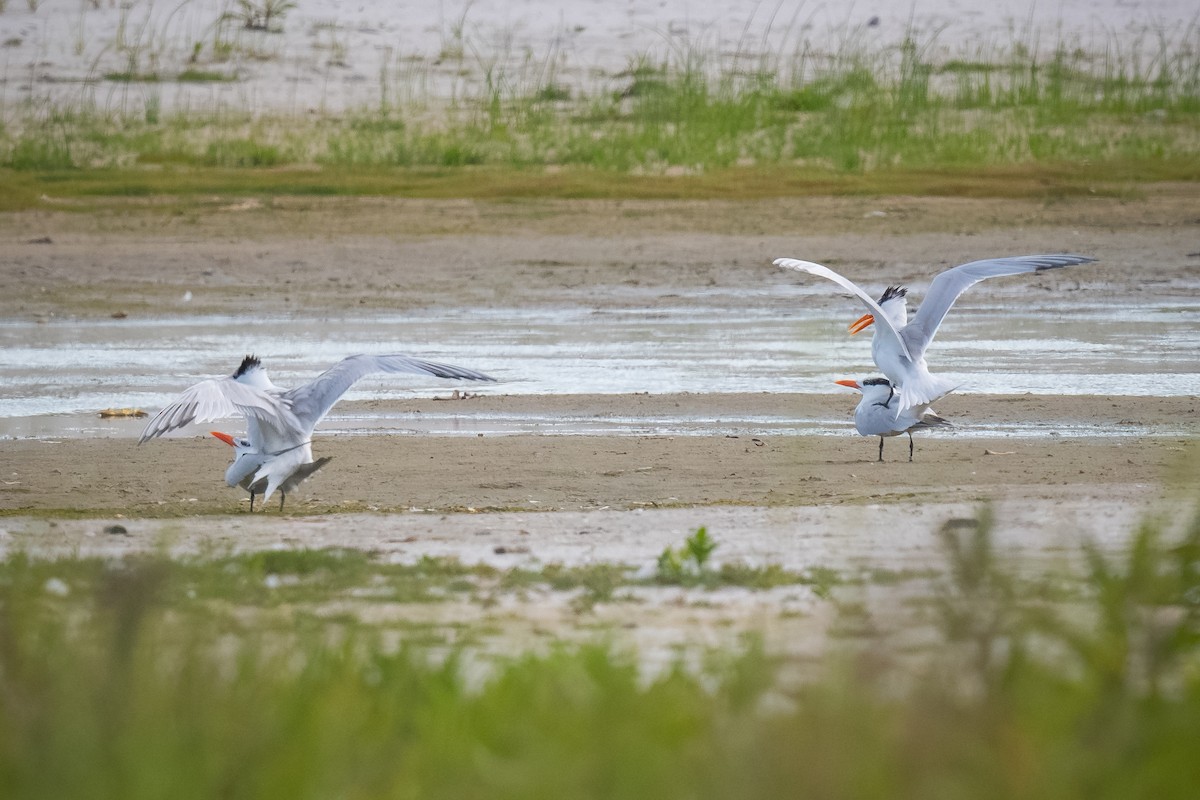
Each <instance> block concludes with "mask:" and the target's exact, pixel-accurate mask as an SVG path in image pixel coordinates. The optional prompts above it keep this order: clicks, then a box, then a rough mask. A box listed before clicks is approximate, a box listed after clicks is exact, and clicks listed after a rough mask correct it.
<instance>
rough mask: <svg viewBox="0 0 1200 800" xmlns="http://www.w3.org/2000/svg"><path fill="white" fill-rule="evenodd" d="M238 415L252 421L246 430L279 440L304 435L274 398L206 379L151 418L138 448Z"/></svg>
mask: <svg viewBox="0 0 1200 800" xmlns="http://www.w3.org/2000/svg"><path fill="white" fill-rule="evenodd" d="M238 415H241V416H244V417H246V418H247V420H250V421H252V422H253V425H251V426H250V427H252V428H253V427H254V425H257V426H258V427H259V428H260V429H261V428H266V429H269V430H270V431H272V432H274V433H276V434H278V435H280V436H281V437H283V438H287V436H288V434H289V432H294V433H295V434H297V435H300V436H301V437H303V436H304V435H305V434H304V431H303V429H302V427H301V425H300V423H299V421H298V420H296V418H295V415H294V414H292V412H291V410H290V409H289V408H288V407H287V405H286V404H284V403H283V402H282V401H281V400H280V398H279V397H277V396H276V395H273V394H268V393H266V392H263V391H260V390H258V389H255V388H254V387H252V386H247V385H245V384H243V383H239V382H237V381H235V380H233V379H232V378H210V379H208V380H204V381H200V383H197V384H195V385H194V386H191V387H189V388H188V389H186V390H185V391H184V392H183V394H182V395H180V396H179V399H177V400H176V401H175V402H173V403H171V404H170V405H168V406H166V407H165V408H163V409H162V410H160V411H159V412H158V413H157V414H155V415H154V417H153V418H152V419H151V420H150V422H148V423H147V424H146V428H145V430H143V431H142V435H141V438H139V439H138V444H141V443H142V442H145V441H147V440H149V439H153V438H154V437H156V436H162V435H163V434H164V433H169V432H170V431H174V430H178V429H179V428H182V427H184V426H186V425H190V424H192V423H193V422H209V421H212V420H215V419H223V418H225V417H232V416H238ZM252 433H253V431H252ZM263 433H266V431H263ZM251 438H252V439H253V436H252V437H251Z"/></svg>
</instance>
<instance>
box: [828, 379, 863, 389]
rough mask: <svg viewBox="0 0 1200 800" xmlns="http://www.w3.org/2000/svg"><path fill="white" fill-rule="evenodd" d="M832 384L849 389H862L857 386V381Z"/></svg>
mask: <svg viewBox="0 0 1200 800" xmlns="http://www.w3.org/2000/svg"><path fill="white" fill-rule="evenodd" d="M834 383H836V384H837V385H838V386H845V387H847V388H850V389H862V387H861V386H859V385H858V381H849V380H847V381H834Z"/></svg>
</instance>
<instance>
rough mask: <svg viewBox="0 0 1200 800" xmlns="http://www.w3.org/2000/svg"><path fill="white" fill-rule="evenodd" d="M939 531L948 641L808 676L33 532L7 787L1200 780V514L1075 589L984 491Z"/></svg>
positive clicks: (183, 793)
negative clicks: (461, 629)
mask: <svg viewBox="0 0 1200 800" xmlns="http://www.w3.org/2000/svg"><path fill="white" fill-rule="evenodd" d="M941 536H942V538H943V542H944V544H945V552H946V558H947V564H946V571H945V576H944V580H943V582H942V584H941V590H940V592H939V593H938V594H937V596H936V598H935V601H934V603H933V605H932V610H933V613H934V617H935V618H936V620H937V630H938V632H939V636H938V641H937V642H936V643H935V644H934V645H933V646H932V647H930V648H928V649H923V650H922V651H921V652H920V653H919V654H913V653H911V652H910V653H907V654H904V655H901V654H899V653H896V652H890V651H889V649H888V648H887V647H886V646H884V645H882V644H878V643H871V642H867V643H865V646H863V647H860V648H856V653H857V654H856V655H850V656H846V657H844V658H840V659H837V658H835V659H831V660H830V661H829V662H828V663H827V664H826V665H825V666H824V667H821V668H820V669H819V672H818V674H817V675H816V677H814V678H812V679H811V680H809V679H806V680H804V681H800V682H797V681H795V680H786V679H784V676H785V674H786V669H787V667H788V665H787V664H786V663H781V662H779V661H777V660H775V659H772V658H771V657H768V656H767V655H765V654H764V653H763V651H762V649H761V648H760V647H757V646H755V645H754V643H753V641H751V642H750V644H749V645H748V646H747V647H746V648H745V650H744V652H742V653H741V654H738V655H724V656H721V655H719V654H714V655H713V657H712V658H710V659H709V660H708V661H707V662H706V664H705V665H704V666H702V667H700V668H692V669H685V668H683V667H677V668H674V669H667V670H665V671H661V672H659V673H657V674H655V675H653V676H650V677H646V676H645V675H643V674H642V673H641V671H640V668H639V666H638V664H637V662H636V659H635V657H634V656H633V655H627V654H620V653H616V652H614V651H613V650H612V649H611V648H609V647H607V646H604V645H602V644H597V645H592V646H584V647H579V648H562V649H559V650H554V651H552V652H550V653H549V654H546V655H528V656H524V657H516V658H510V659H503V660H500V661H499V662H497V663H494V664H491V663H489V664H481V663H480V662H478V661H477V660H473V659H472V657H471V655H470V653H469V651H467V650H464V649H451V650H450V651H449V655H448V656H447V655H446V651H445V650H441V649H439V650H437V651H430V650H428V649H425V648H423V647H421V646H420V645H401V646H394V645H393V646H389V645H387V644H385V640H386V639H387V638H388V637H387V636H386V634H387V631H385V630H380V629H377V628H372V627H370V626H368V625H365V624H360V623H356V622H354V621H353V620H352V619H349V618H346V617H345V616H342V617H339V618H337V619H336V620H328V619H317V618H311V619H310V620H309V624H301V625H284V626H280V625H278V624H275V625H270V624H266V625H264V624H261V620H256V617H255V616H254V615H253V614H246V613H242V612H239V611H238V610H237V609H236V608H235V607H232V606H230V604H229V603H228V601H224V600H222V599H221V598H223V597H227V596H234V595H230V591H231V589H230V585H231V584H232V583H236V577H237V575H239V574H241V573H243V572H244V573H249V574H252V575H259V576H261V575H264V574H276V573H277V572H284V573H287V574H289V575H295V576H299V577H304V576H323V577H322V578H321V579H322V580H325V581H328V582H330V583H332V584H333V585H334V586H336V587H340V588H343V589H344V588H347V587H352V586H355V585H357V584H358V583H361V582H362V580H363V575H364V574H365V571H366V570H367V566H368V564H369V561H370V558H369V557H368V556H365V555H361V554H359V555H347V554H339V553H320V552H318V553H311V552H310V553H299V554H297V553H292V554H278V553H260V554H251V555H249V556H243V557H237V558H233V559H219V558H216V559H211V560H210V561H206V562H203V563H202V564H197V565H193V566H192V567H190V568H187V569H181V568H180V567H179V566H178V564H176V563H175V562H172V561H169V560H167V559H165V558H162V557H143V558H139V559H134V560H128V561H124V562H110V563H105V562H100V561H88V560H80V559H66V560H59V561H54V562H43V561H36V560H32V559H29V558H28V557H25V556H22V555H19V554H17V555H13V556H11V557H10V558H9V559H8V560H7V561H6V562H4V563H3V564H0V785H2V786H3V787H4V796H5V797H7V798H51V797H52V798H62V797H113V798H118V797H119V798H122V800H130V799H132V798H142V797H144V798H152V797H153V798H161V797H172V798H188V797H205V798H208V797H216V796H220V797H227V798H239V797H247V798H250V797H253V798H269V797H286V798H289V800H294V798H304V797H322V798H325V797H342V798H359V797H362V798H367V797H370V798H377V797H422V798H437V797H446V798H457V799H461V798H472V797H481V798H482V797H488V798H497V797H511V798H532V797H546V798H573V797H580V798H582V797H628V798H648V797H654V798H676V797H678V798H702V797H713V798H729V797H738V798H755V797H777V796H781V795H802V796H806V797H816V798H834V797H853V798H869V797H880V798H884V797H887V798H894V797H912V798H930V797H939V798H955V797H964V798H965V797H971V798H979V797H998V798H999V797H1015V796H1020V797H1030V798H1039V797H1040V798H1064V797H1079V798H1084V797H1086V798H1104V797H1112V798H1129V797H1155V798H1171V797H1180V798H1183V797H1188V798H1190V797H1194V796H1195V787H1196V786H1197V785H1200V761H1198V760H1197V759H1196V758H1195V749H1196V741H1197V739H1198V736H1200V516H1196V517H1195V518H1193V519H1192V520H1191V523H1190V525H1187V526H1185V530H1184V531H1183V532H1182V535H1180V536H1178V537H1176V536H1172V537H1171V538H1170V540H1168V539H1167V536H1166V534H1165V533H1164V529H1163V528H1162V527H1160V526H1158V525H1155V524H1146V525H1144V526H1143V527H1142V528H1140V529H1139V530H1138V531H1137V532H1136V534H1135V535H1133V536H1132V537H1131V540H1130V544H1129V546H1128V549H1127V552H1126V553H1125V554H1124V555H1123V556H1120V557H1116V556H1111V555H1105V554H1103V553H1101V552H1100V551H1099V550H1098V549H1096V548H1093V547H1087V548H1085V551H1084V559H1083V563H1084V565H1085V567H1084V574H1083V575H1082V576H1081V578H1080V580H1078V581H1077V584H1078V585H1079V586H1080V590H1079V591H1078V592H1071V593H1070V596H1071V598H1073V599H1071V600H1069V601H1061V600H1060V601H1058V602H1052V601H1051V599H1049V598H1050V597H1052V596H1057V597H1061V596H1062V595H1061V594H1060V593H1059V594H1055V593H1054V592H1050V591H1048V592H1045V593H1042V592H1038V591H1036V589H1031V588H1030V586H1031V583H1030V579H1029V578H1028V576H1025V575H1023V576H1021V577H1020V579H1019V580H1018V578H1017V577H1016V573H1015V572H1014V571H1013V570H1010V569H1008V568H1006V567H1005V566H1004V565H1003V564H1002V563H1001V560H1000V558H999V557H998V555H997V553H996V551H995V550H994V548H993V545H992V540H991V523H990V518H989V516H988V514H987V513H986V512H985V513H984V514H983V515H982V516H981V517H980V518H979V520H977V521H975V522H973V523H971V522H970V521H968V523H967V524H963V522H962V521H958V524H957V525H955V526H953V527H947V528H945V529H943V531H942V532H941ZM427 566H429V565H427ZM430 569H432V568H431V567H430ZM273 571H275V572H273ZM450 573H451V574H448V575H446V576H443V577H448V578H451V579H453V578H454V577H456V576H457V575H458V574H459V573H456V572H454V570H450ZM1060 577H1061V576H1060ZM1046 580H1047V584H1046V585H1047V586H1048V587H1049V586H1051V585H1052V583H1054V582H1053V581H1051V579H1050V578H1049V577H1047V579H1046ZM1054 585H1058V584H1054ZM234 594H236V593H234ZM393 633H394V631H393ZM394 638H395V637H392V639H393V641H394ZM401 638H402V639H403V638H404V637H403V636H401Z"/></svg>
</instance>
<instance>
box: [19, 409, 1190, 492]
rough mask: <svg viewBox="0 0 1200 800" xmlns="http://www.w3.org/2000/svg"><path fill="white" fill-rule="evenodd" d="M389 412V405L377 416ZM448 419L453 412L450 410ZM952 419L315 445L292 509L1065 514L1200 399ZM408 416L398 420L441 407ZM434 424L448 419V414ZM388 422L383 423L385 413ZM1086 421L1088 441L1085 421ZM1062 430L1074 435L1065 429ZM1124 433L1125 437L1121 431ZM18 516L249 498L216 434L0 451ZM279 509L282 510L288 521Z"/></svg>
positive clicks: (1171, 442)
mask: <svg viewBox="0 0 1200 800" xmlns="http://www.w3.org/2000/svg"><path fill="white" fill-rule="evenodd" d="M853 403H854V399H853V398H852V397H850V396H848V395H842V396H808V395H769V394H763V395H716V396H705V395H682V396H670V395H666V396H661V397H654V396H642V395H638V396H627V395H600V396H588V397H572V398H554V397H547V398H541V397H488V398H478V399H473V400H466V401H460V402H459V403H457V407H458V408H459V409H461V414H462V415H464V416H469V415H470V414H472V413H473V412H475V413H479V412H483V411H484V410H497V409H500V410H520V409H522V408H527V407H530V406H538V407H540V408H542V409H546V408H555V407H563V406H567V405H569V406H570V407H571V408H572V409H573V411H574V412H575V413H582V414H584V415H595V416H598V417H602V416H604V415H611V414H614V413H619V414H622V415H630V414H632V415H637V414H639V413H641V414H646V415H654V414H663V413H679V412H680V411H681V410H686V409H687V408H688V407H702V408H704V409H705V410H706V411H707V412H708V413H712V414H716V415H718V416H721V417H724V418H736V417H737V416H738V415H739V414H741V415H750V414H762V413H775V414H787V413H789V411H791V412H794V413H797V414H798V415H799V414H811V413H826V414H831V415H832V414H836V413H837V411H838V409H841V411H842V413H844V414H849V413H851V411H852V406H853ZM376 405H378V404H376ZM436 405H440V404H436ZM940 405H941V406H942V408H941V409H940V410H941V412H942V413H944V414H946V415H947V416H949V417H952V418H954V419H957V420H958V423H959V426H960V428H962V429H963V430H964V432H965V431H966V430H968V429H969V430H970V431H971V435H970V436H969V437H968V436H965V435H964V436H956V435H955V434H954V433H949V434H939V435H938V436H936V437H934V436H924V437H922V436H920V435H918V436H917V441H918V444H917V452H916V460H915V461H914V462H913V463H911V464H910V463H908V462H907V455H908V453H907V451H908V446H907V440H903V439H891V440H889V441H888V442H887V443H886V447H885V458H886V460H885V462H884V463H882V464H880V463H877V462H876V460H875V459H876V453H877V451H876V446H877V442H878V439H864V438H861V437H858V436H855V435H853V434H850V433H848V434H846V435H844V436H827V435H813V436H773V435H767V434H764V435H762V436H752V435H745V436H738V437H737V438H732V437H728V436H721V435H715V436H654V437H644V436H571V435H568V436H556V435H552V434H551V435H519V436H487V437H472V436H454V437H443V436H423V435H417V436H403V435H401V436H395V435H384V436H353V437H324V438H322V437H321V436H320V435H318V436H317V437H316V438H315V442H314V453H315V454H316V455H318V456H325V455H327V456H332V457H333V459H334V460H333V462H332V463H331V464H330V465H329V466H328V467H326V468H325V470H324V471H322V472H320V473H318V474H317V476H315V477H314V478H313V479H312V480H311V481H310V482H309V483H308V484H306V485H305V486H304V487H302V489H301V490H300V491H299V492H298V493H297V495H296V496H294V497H292V498H291V499H290V508H289V510H292V511H295V512H298V513H314V512H335V511H351V510H365V509H371V510H389V511H403V510H408V509H425V510H432V511H440V512H446V511H467V510H522V511H555V510H570V511H577V510H588V509H597V508H613V509H631V508H645V507H655V506H691V505H714V504H720V505H726V504H732V505H769V506H783V505H812V504H830V503H864V502H883V501H889V500H913V499H916V500H928V501H950V500H953V501H972V500H977V499H986V498H992V497H998V498H999V497H1027V498H1030V499H1031V500H1032V499H1037V500H1046V501H1054V500H1056V499H1058V498H1065V497H1078V496H1079V495H1080V491H1081V490H1083V492H1084V494H1087V493H1096V494H1099V495H1105V496H1117V497H1130V498H1135V497H1138V496H1145V495H1146V494H1147V493H1149V492H1151V491H1152V490H1153V487H1156V486H1158V485H1160V484H1161V483H1162V482H1163V480H1164V479H1171V480H1177V479H1179V478H1180V470H1184V469H1187V468H1188V462H1187V461H1186V460H1185V456H1186V452H1187V444H1188V440H1189V439H1188V437H1187V436H1186V435H1183V434H1175V435H1169V436H1166V435H1164V436H1147V437H1137V436H1122V435H1120V434H1121V429H1122V428H1123V427H1127V426H1130V425H1132V424H1135V423H1136V424H1137V425H1139V426H1140V427H1142V428H1149V429H1154V428H1155V427H1158V426H1164V427H1165V426H1169V427H1170V429H1171V430H1176V431H1178V430H1180V427H1179V426H1180V423H1181V421H1182V422H1183V424H1184V425H1185V427H1184V428H1183V430H1184V431H1186V430H1188V429H1189V427H1188V426H1190V429H1191V430H1195V429H1196V427H1197V425H1198V424H1200V420H1198V413H1197V408H1198V407H1200V401H1198V400H1196V399H1195V398H1130V397H1113V398H1103V397H1083V398H1080V397H1037V396H1014V397H1006V396H980V395H974V396H962V397H953V396H951V397H948V398H945V400H944V401H943V402H942V403H941V404H940ZM434 406H435V403H434V402H431V401H412V402H407V403H399V404H396V407H395V412H396V413H397V414H413V413H418V412H420V410H421V409H422V408H425V409H428V410H431V411H432V410H434ZM437 410H439V411H440V410H441V409H440V408H439V409H437ZM376 411H379V409H378V408H376ZM1082 419H1086V420H1089V421H1090V423H1089V424H1090V425H1092V426H1093V427H1092V429H1091V430H1090V431H1082V433H1090V435H1080V434H1081V431H1080V428H1079V427H1078V425H1079V421H1080V420H1082ZM1029 420H1037V421H1039V422H1045V423H1046V424H1047V425H1049V426H1050V428H1049V430H1048V432H1047V433H1046V435H1044V436H1041V437H1038V438H1014V437H1011V436H1002V435H996V436H994V437H988V436H987V435H986V429H987V426H988V425H989V424H992V425H996V424H999V423H1005V422H1021V421H1029ZM1056 423H1057V424H1059V425H1061V426H1062V431H1063V432H1064V433H1066V434H1067V435H1060V434H1059V433H1058V432H1056V431H1054V430H1053V426H1054V425H1055V424H1056ZM1114 433H1115V434H1117V435H1115V436H1114V435H1113V434H1114ZM0 452H3V453H4V456H5V463H6V466H5V480H4V484H3V485H2V486H0V509H3V510H4V511H6V512H9V513H12V512H26V511H27V512H32V513H37V514H39V515H41V514H45V513H51V514H53V513H59V512H61V513H65V514H68V515H76V514H79V513H84V514H89V513H94V514H99V515H110V514H113V513H122V514H126V515H131V516H142V515H145V516H180V515H193V514H221V513H233V512H237V511H238V510H239V509H246V508H247V505H248V504H247V502H246V499H247V495H246V494H245V493H244V492H242V491H240V490H235V489H229V488H227V487H226V486H225V485H224V483H223V481H222V480H221V475H222V474H223V472H224V469H225V466H226V465H227V463H228V460H229V450H228V448H227V447H226V446H225V445H223V444H221V443H220V442H218V441H216V440H215V439H213V438H211V437H208V436H197V437H193V438H184V439H169V440H160V441H153V442H150V443H148V444H145V445H142V446H137V445H136V444H135V442H134V440H133V439H75V440H72V439H58V440H17V441H5V442H0ZM274 508H275V507H274V504H272V510H274Z"/></svg>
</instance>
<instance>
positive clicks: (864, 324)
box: [850, 314, 875, 336]
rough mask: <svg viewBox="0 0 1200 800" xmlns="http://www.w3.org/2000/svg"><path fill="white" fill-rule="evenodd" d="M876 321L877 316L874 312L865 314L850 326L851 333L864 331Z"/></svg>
mask: <svg viewBox="0 0 1200 800" xmlns="http://www.w3.org/2000/svg"><path fill="white" fill-rule="evenodd" d="M874 323H875V316H874V315H873V314H863V315H862V316H861V317H859V318H858V319H856V320H855V321H854V323H853V324H852V325H851V326H850V335H851V336H853V335H854V334H856V333H862V332H863V331H865V330H866V329H867V328H869V327H871V325H873V324H874Z"/></svg>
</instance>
